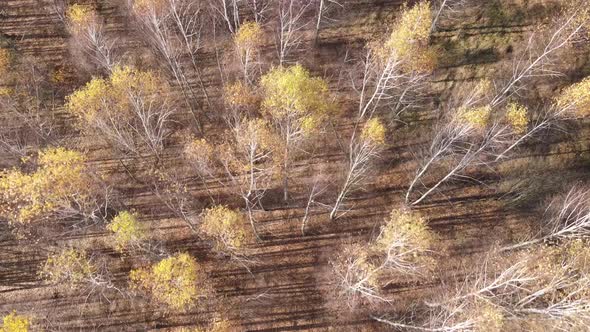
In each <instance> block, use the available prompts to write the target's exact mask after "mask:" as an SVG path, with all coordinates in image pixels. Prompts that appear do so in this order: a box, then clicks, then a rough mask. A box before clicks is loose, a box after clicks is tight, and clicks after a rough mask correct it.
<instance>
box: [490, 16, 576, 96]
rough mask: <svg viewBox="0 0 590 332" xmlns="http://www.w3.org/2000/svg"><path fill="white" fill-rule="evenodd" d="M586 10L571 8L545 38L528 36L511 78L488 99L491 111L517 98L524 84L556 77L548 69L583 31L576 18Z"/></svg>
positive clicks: (554, 73) (552, 71)
mask: <svg viewBox="0 0 590 332" xmlns="http://www.w3.org/2000/svg"><path fill="white" fill-rule="evenodd" d="M587 10H588V9H587V8H574V9H572V10H571V12H568V13H566V15H565V16H564V17H560V18H559V19H558V20H556V22H555V23H554V27H553V30H551V32H550V33H549V35H548V36H547V37H546V38H542V37H540V36H539V34H540V33H532V34H531V35H530V36H529V38H528V40H527V43H526V46H525V49H524V50H523V52H522V55H521V56H520V57H518V58H517V59H516V60H515V62H514V64H513V68H512V76H511V78H510V79H509V80H508V81H507V82H506V83H505V84H504V86H503V87H502V88H501V89H500V92H499V93H498V94H497V95H496V96H495V97H494V98H493V99H492V101H491V103H490V105H491V106H492V107H495V106H497V105H500V104H502V103H504V102H505V101H506V100H507V99H509V98H510V97H512V96H515V95H516V96H517V95H519V94H520V93H521V91H522V90H523V89H525V85H524V81H526V80H528V79H531V78H536V77H552V76H557V75H560V73H559V72H556V71H555V70H554V69H552V68H551V64H552V62H553V61H554V60H556V59H555V56H556V55H557V53H558V52H559V51H560V50H562V49H564V48H566V46H568V45H569V44H570V43H571V42H572V41H574V40H575V37H576V36H577V35H578V34H579V33H580V32H581V31H582V30H583V27H584V25H585V24H587V22H584V21H581V20H580V18H581V17H583V15H584V12H587ZM539 44H540V45H539Z"/></svg>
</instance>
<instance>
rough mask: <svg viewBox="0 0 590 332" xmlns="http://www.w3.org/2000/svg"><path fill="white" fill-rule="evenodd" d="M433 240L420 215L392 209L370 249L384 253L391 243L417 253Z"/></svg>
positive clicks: (428, 246) (427, 246)
mask: <svg viewBox="0 0 590 332" xmlns="http://www.w3.org/2000/svg"><path fill="white" fill-rule="evenodd" d="M434 240H435V238H434V235H433V234H432V232H431V231H430V228H429V227H428V225H427V224H426V219H425V218H424V217H422V215H420V214H419V213H418V212H413V211H409V210H399V209H394V210H392V211H391V213H390V215H389V219H387V222H386V224H385V225H383V226H382V227H381V233H380V235H379V237H378V238H377V239H376V240H375V243H374V244H373V245H372V247H373V249H374V250H376V251H379V252H383V253H386V252H387V250H388V249H389V247H390V246H391V244H392V243H396V242H402V243H403V244H404V245H405V246H407V247H412V248H415V249H416V250H417V251H418V252H425V251H427V250H428V249H429V248H430V246H431V245H432V243H433V242H434Z"/></svg>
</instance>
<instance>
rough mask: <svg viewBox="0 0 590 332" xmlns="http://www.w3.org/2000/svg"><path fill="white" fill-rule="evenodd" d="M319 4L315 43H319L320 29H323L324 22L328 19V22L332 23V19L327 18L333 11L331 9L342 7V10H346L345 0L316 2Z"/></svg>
mask: <svg viewBox="0 0 590 332" xmlns="http://www.w3.org/2000/svg"><path fill="white" fill-rule="evenodd" d="M315 2H316V3H317V6H318V10H317V14H316V15H317V19H316V23H315V37H314V39H315V42H316V43H317V42H318V38H319V35H320V29H321V27H322V21H323V20H324V19H327V20H328V21H330V20H331V19H330V18H329V17H327V13H329V12H330V11H331V9H332V8H333V7H340V8H344V0H339V1H336V0H316V1H315Z"/></svg>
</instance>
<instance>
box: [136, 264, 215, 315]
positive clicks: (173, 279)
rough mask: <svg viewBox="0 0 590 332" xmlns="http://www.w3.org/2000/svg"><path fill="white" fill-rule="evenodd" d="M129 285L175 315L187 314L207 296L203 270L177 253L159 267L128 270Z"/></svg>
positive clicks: (158, 265) (157, 265)
mask: <svg viewBox="0 0 590 332" xmlns="http://www.w3.org/2000/svg"><path fill="white" fill-rule="evenodd" d="M129 279H130V285H131V288H132V289H133V290H136V291H139V292H142V293H144V294H146V295H148V296H149V297H150V299H151V300H152V301H153V302H155V303H159V304H162V305H164V306H166V307H167V308H169V309H171V310H174V311H186V310H188V309H189V308H191V307H194V305H195V304H196V301H197V300H199V299H202V298H205V297H207V294H208V292H209V290H208V286H207V283H206V275H205V273H204V271H203V268H202V266H201V265H200V264H199V263H197V261H196V260H195V259H194V258H193V257H192V256H191V255H189V254H186V253H178V254H176V255H173V256H170V257H168V258H164V259H162V260H161V261H159V262H158V263H156V264H154V265H152V266H150V267H146V268H138V269H134V270H131V272H130V273H129Z"/></svg>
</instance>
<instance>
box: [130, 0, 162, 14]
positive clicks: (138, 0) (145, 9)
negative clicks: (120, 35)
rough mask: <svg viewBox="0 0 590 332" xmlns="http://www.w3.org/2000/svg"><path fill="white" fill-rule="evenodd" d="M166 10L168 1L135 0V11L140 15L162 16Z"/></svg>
mask: <svg viewBox="0 0 590 332" xmlns="http://www.w3.org/2000/svg"><path fill="white" fill-rule="evenodd" d="M165 9H166V0H135V1H134V2H133V10H134V11H135V12H136V13H137V14H140V15H152V14H155V15H160V14H162V12H163V11H164V10H165Z"/></svg>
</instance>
